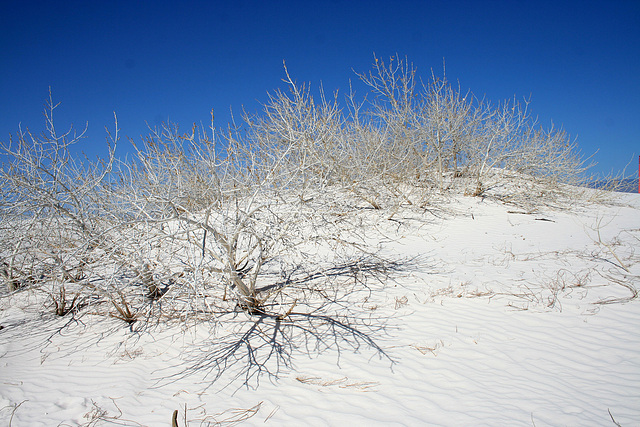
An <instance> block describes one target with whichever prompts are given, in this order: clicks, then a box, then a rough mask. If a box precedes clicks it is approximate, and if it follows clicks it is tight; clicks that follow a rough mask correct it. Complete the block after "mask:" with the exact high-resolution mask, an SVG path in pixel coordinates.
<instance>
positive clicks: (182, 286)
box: [0, 57, 585, 324]
mask: <svg viewBox="0 0 640 427" xmlns="http://www.w3.org/2000/svg"><path fill="white" fill-rule="evenodd" d="M285 74H286V80H285V81H286V83H287V84H288V88H289V91H288V92H285V91H276V92H275V93H273V94H271V95H270V98H269V101H268V102H267V103H266V104H265V105H264V109H263V111H262V112H260V113H258V114H256V115H245V117H244V128H243V129H242V131H240V130H238V129H236V128H230V129H228V130H227V131H226V132H223V133H220V134H221V135H222V137H216V135H217V134H216V132H211V134H209V133H208V131H207V130H206V129H199V128H198V127H196V126H194V127H193V128H192V129H190V130H189V131H188V132H186V133H181V132H180V131H179V128H178V126H177V125H174V124H165V125H163V126H162V127H161V128H159V129H152V130H151V133H150V135H149V136H148V137H147V138H145V139H144V140H143V141H142V142H141V143H135V142H134V143H133V148H134V153H135V156H134V158H132V159H126V160H123V159H118V158H117V157H116V155H115V147H116V145H117V143H118V142H119V130H118V122H117V118H116V119H115V128H114V131H113V132H109V133H108V138H107V146H108V155H107V157H106V158H103V159H100V160H97V161H93V162H92V161H89V160H87V159H86V158H77V157H74V155H73V154H72V151H73V150H72V146H74V145H75V144H77V143H78V142H79V141H80V140H81V139H82V137H83V135H84V131H82V132H80V133H76V132H74V130H73V129H70V130H69V131H68V132H66V133H64V134H62V135H61V134H59V133H58V132H57V130H56V128H55V126H54V120H53V112H54V110H55V109H56V108H57V107H58V105H57V104H54V102H53V100H52V98H51V95H50V97H49V103H48V106H47V110H46V112H45V113H46V114H45V117H46V133H45V134H43V135H41V136H36V135H32V134H31V133H30V132H29V131H28V130H24V131H23V130H22V129H20V130H19V132H18V134H17V135H16V136H15V138H11V139H10V140H9V141H8V142H0V153H1V154H2V158H3V165H2V169H1V170H0V186H1V187H2V199H1V200H0V228H1V230H2V233H1V237H0V263H1V268H0V273H1V277H2V280H3V282H4V291H3V292H5V293H7V292H9V293H10V292H15V291H19V290H22V289H32V290H41V291H42V290H44V291H45V292H46V293H47V294H48V295H49V296H50V300H49V301H53V303H54V304H53V306H54V308H53V310H54V312H55V314H57V315H59V316H65V315H67V314H69V313H75V312H76V311H78V310H80V309H81V308H85V307H89V306H91V307H93V310H94V311H93V312H96V313H103V314H105V315H108V316H111V317H114V318H117V319H121V320H123V321H125V322H127V323H129V324H131V323H133V322H136V321H139V320H141V319H145V318H148V317H149V316H157V317H168V318H179V319H182V320H185V319H189V318H192V317H198V316H202V315H203V314H204V315H206V314H207V313H208V314H209V315H213V314H214V313H217V312H220V311H225V310H226V311H229V310H232V311H234V310H235V311H244V312H246V313H248V314H250V315H252V316H272V317H273V318H275V319H282V318H283V317H286V316H289V315H291V314H292V310H293V307H295V306H296V305H297V304H299V300H300V298H307V297H308V296H309V295H310V294H309V291H310V290H309V289H306V290H305V289H299V288H298V289H297V291H296V292H292V291H291V289H290V287H288V285H287V283H292V281H291V280H290V279H289V282H287V280H284V279H283V278H286V277H290V275H291V271H296V268H297V266H292V265H290V264H288V262H289V261H286V260H291V259H299V260H301V261H300V262H301V263H302V262H309V260H311V259H313V256H316V255H313V254H314V250H313V247H317V246H319V245H325V246H327V247H331V251H329V252H330V253H332V254H333V255H334V256H337V255H336V254H341V253H348V252H349V251H352V252H353V251H356V249H354V248H357V245H354V244H351V243H352V242H349V241H348V240H345V239H338V238H336V235H337V233H336V232H335V230H334V228H332V227H335V224H336V223H337V220H336V219H335V218H336V217H337V216H344V215H345V214H348V213H349V210H350V209H353V207H369V208H373V209H375V210H380V211H382V210H388V211H389V213H390V215H391V216H392V215H393V213H394V212H395V211H397V210H398V209H399V208H400V207H403V206H407V207H410V208H418V209H424V208H426V207H428V206H429V205H430V204H432V203H436V200H437V199H438V198H439V197H442V196H446V195H447V194H456V193H459V194H466V195H469V196H476V197H494V198H498V199H501V200H503V201H505V202H509V203H518V204H521V205H526V206H528V207H531V206H536V205H540V204H553V203H559V202H561V201H563V200H570V199H571V198H572V197H573V196H574V195H575V192H574V190H572V187H570V186H568V184H572V183H576V182H578V180H579V178H580V176H581V173H582V172H583V171H584V170H585V166H584V162H583V161H582V160H581V157H580V155H579V153H578V152H577V150H576V145H575V143H574V142H573V141H571V140H570V139H569V136H568V135H567V134H566V133H565V132H564V131H562V130H558V129H554V128H550V129H543V128H541V127H540V126H539V125H538V124H537V123H536V121H535V120H533V119H532V118H531V116H530V114H529V110H528V102H527V101H525V102H522V103H520V102H517V101H515V100H512V101H504V102H501V103H498V104H492V103H490V102H488V101H485V100H482V99H478V98H476V97H475V96H474V95H473V94H472V93H471V92H468V91H467V92H466V91H461V90H460V87H455V86H452V85H451V84H450V82H449V81H448V80H447V79H446V77H436V76H435V75H434V74H433V73H432V74H431V75H430V76H428V78H427V80H426V81H423V80H420V79H419V78H418V76H417V73H416V69H415V68H414V67H413V65H411V64H410V63H408V62H407V61H406V60H404V59H401V58H399V57H394V58H391V59H390V60H389V61H388V62H384V61H382V60H379V59H378V58H375V62H374V65H373V68H372V70H371V71H370V72H368V73H363V74H359V75H358V76H359V78H360V79H361V81H362V82H363V83H364V84H365V85H366V86H368V87H369V88H370V89H371V92H372V94H371V95H372V96H371V98H370V99H369V100H367V99H364V100H359V99H357V97H356V95H355V94H354V93H353V92H352V93H349V94H348V96H347V97H346V104H345V105H346V107H345V108H341V105H343V104H342V101H341V100H339V99H338V98H337V96H334V97H333V98H332V99H330V98H327V97H326V96H325V94H324V93H322V92H321V93H320V97H319V100H316V99H314V98H313V96H312V95H311V91H310V89H309V87H308V86H307V85H298V84H296V83H295V82H294V80H293V79H292V78H291V77H290V76H289V73H288V71H287V70H286V67H285ZM211 129H212V130H213V118H212V124H211ZM85 130H86V129H85ZM339 200H342V203H341V204H340V203H339V202H338V201H339ZM338 205H339V206H338ZM336 206H338V207H336ZM336 209H337V210H338V211H340V212H337V211H336ZM340 224H341V225H340V226H342V227H343V226H345V224H349V227H350V230H349V232H350V233H351V235H352V236H356V237H355V238H356V239H357V238H358V236H360V237H361V236H362V235H363V234H364V228H363V226H362V225H358V224H357V223H355V222H354V223H349V222H348V221H343V222H341V223H340ZM285 255H287V256H286V257H285ZM336 262H337V261H336ZM45 285H46V286H45ZM52 286H53V288H52ZM70 286H71V287H72V288H73V289H74V291H73V298H72V299H70V298H69V296H68V295H67V290H68V289H70ZM316 291H317V289H314V290H313V292H312V293H313V294H314V295H316V296H318V295H326V293H325V294H323V292H321V291H317V292H316ZM327 298H330V297H327ZM79 301H83V303H82V304H79ZM161 304H162V309H161V310H159V309H157V307H159V306H160V305H161ZM114 310H115V311H114Z"/></svg>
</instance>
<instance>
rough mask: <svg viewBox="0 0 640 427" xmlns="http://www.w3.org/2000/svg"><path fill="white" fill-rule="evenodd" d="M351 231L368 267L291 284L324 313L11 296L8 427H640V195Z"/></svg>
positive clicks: (488, 203) (460, 199) (403, 220)
mask: <svg viewBox="0 0 640 427" xmlns="http://www.w3.org/2000/svg"><path fill="white" fill-rule="evenodd" d="M348 215H349V216H350V219H349V221H351V222H352V223H355V222H358V224H360V225H361V226H362V227H364V228H362V230H365V231H364V233H363V234H362V239H361V240H360V242H359V251H358V253H359V254H360V255H358V256H357V257H356V258H353V257H351V258H350V257H349V254H342V255H340V257H338V256H336V259H335V260H334V261H335V262H334V263H331V257H330V256H327V253H326V252H327V251H329V250H330V247H329V246H326V245H324V246H323V245H319V246H318V247H317V249H316V250H317V251H318V255H319V256H318V259H321V260H322V262H321V263H320V265H316V266H315V267H314V268H315V270H313V269H311V268H310V269H309V271H306V272H303V273H304V274H301V275H297V276H296V275H295V274H293V273H292V276H291V281H290V285H291V289H292V291H291V292H292V293H295V292H302V291H300V289H297V288H296V283H299V282H302V281H304V282H305V286H306V287H307V288H314V287H316V286H317V287H319V286H320V285H321V284H322V285H323V286H324V285H326V284H327V283H328V284H329V285H330V286H328V287H324V288H322V289H323V290H322V292H324V295H323V299H322V301H320V300H316V299H315V298H316V296H314V294H311V295H309V296H308V299H306V300H305V299H302V298H301V297H296V296H295V295H294V296H293V297H292V299H293V300H294V301H295V303H294V304H292V305H291V306H290V307H289V309H288V310H287V307H284V308H281V310H282V311H281V312H279V315H280V317H279V318H276V317H275V316H261V315H255V314H254V315H250V314H249V313H247V312H246V311H242V310H236V311H235V312H226V313H222V314H220V315H219V317H218V318H213V319H211V320H209V321H202V319H199V318H197V316H198V315H197V312H194V313H192V314H191V315H192V316H193V319H187V320H186V321H180V322H178V321H171V320H168V321H166V322H165V321H158V319H157V318H151V319H148V320H145V319H140V320H138V321H136V322H135V323H133V324H132V325H130V326H129V325H127V324H125V323H124V322H123V321H122V320H120V319H116V318H109V317H107V316H105V314H104V313H102V312H101V313H98V312H92V310H91V309H89V310H88V311H87V312H81V313H80V314H76V315H73V316H72V315H67V316H64V317H58V316H55V315H54V314H53V313H52V312H50V311H49V312H43V310H42V306H43V303H42V300H43V299H45V295H44V294H43V293H40V292H36V291H24V292H15V293H12V294H9V295H5V296H3V297H2V298H1V299H0V305H1V306H0V326H2V329H1V330H0V424H2V425H12V426H47V427H49V426H57V425H60V426H76V425H83V426H89V425H90V426H111V425H125V426H165V425H166V426H169V425H171V417H172V414H173V412H174V410H178V417H177V418H178V425H179V426H184V425H189V426H200V425H233V424H235V423H239V424H242V425H272V426H282V425H288V426H294V425H295V426H302V425H305V426H324V425H335V426H338V425H354V426H355V425H367V426H371V425H381V426H382V425H384V426H389V425H450V426H460V425H474V426H481V425H488V426H505V425H509V426H538V427H540V426H551V425H553V426H558V425H572V426H603V425H615V424H614V422H615V423H619V425H622V426H632V425H638V424H639V423H640V388H639V387H638V386H639V385H640V329H638V325H640V303H639V302H638V299H637V298H635V296H636V294H635V292H637V289H638V287H639V286H640V280H639V278H640V253H639V252H638V247H640V198H639V197H638V195H630V194H627V195H620V196H619V197H617V198H616V199H615V201H614V202H611V203H607V204H597V203H596V204H593V205H589V206H587V207H575V208H572V209H551V208H541V209H539V210H537V211H533V212H527V211H524V210H522V209H519V208H516V207H513V206H510V205H506V204H503V203H499V202H496V201H493V200H489V199H483V198H479V197H465V196H456V197H452V198H450V199H448V200H447V201H446V202H443V205H442V206H440V207H439V208H438V209H427V210H424V211H422V212H420V211H418V210H417V209H403V208H401V209H399V210H398V211H397V212H395V214H394V215H393V217H392V218H391V219H388V218H389V212H384V211H381V210H376V209H361V210H359V211H358V210H355V211H353V212H351V213H348ZM338 237H344V236H338ZM345 238H346V237H345ZM323 251H324V252H323ZM305 253H309V252H308V251H307V252H305ZM362 254H370V255H367V256H364V255H362ZM338 258H339V259H338ZM279 262H282V263H285V264H286V263H288V262H290V265H294V264H296V262H294V261H293V260H287V259H281V260H280V261H279ZM287 265H289V264H287ZM266 271H267V273H268V270H266ZM272 279H273V278H270V277H269V275H268V274H266V276H265V278H264V279H261V280H264V283H262V285H265V286H266V285H269V281H270V280H272ZM278 280H280V279H278ZM296 281H298V282H296ZM272 283H273V282H272ZM296 289H297V290H296ZM329 294H330V295H329ZM296 295H297V294H296ZM300 295H302V294H300ZM328 301H331V302H328ZM185 420H186V421H187V424H185Z"/></svg>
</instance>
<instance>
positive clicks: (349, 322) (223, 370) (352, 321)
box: [156, 256, 424, 389]
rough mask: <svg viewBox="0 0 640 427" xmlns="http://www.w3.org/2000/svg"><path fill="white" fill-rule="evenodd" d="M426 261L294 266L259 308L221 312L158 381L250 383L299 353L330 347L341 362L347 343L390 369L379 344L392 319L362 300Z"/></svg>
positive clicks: (287, 365) (275, 373)
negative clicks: (192, 378) (311, 268)
mask: <svg viewBox="0 0 640 427" xmlns="http://www.w3.org/2000/svg"><path fill="white" fill-rule="evenodd" d="M423 265H424V260H423V259H421V258H419V257H414V258H411V259H402V260H385V259H383V258H380V257H373V256H366V257H360V258H357V259H351V260H347V261H346V262H343V263H341V264H339V265H334V266H329V267H325V268H321V269H317V270H315V271H303V269H302V267H300V266H297V267H296V268H294V269H293V271H292V272H290V274H287V275H285V277H284V279H283V280H281V281H279V282H277V283H275V284H273V285H270V286H267V287H264V288H262V289H261V291H262V292H267V293H269V295H270V297H269V300H268V301H267V302H266V303H265V304H264V305H263V310H262V311H261V312H260V313H254V314H249V313H247V312H244V311H241V310H239V309H238V308H237V307H236V308H235V309H230V310H228V311H226V312H223V313H221V314H220V317H218V318H217V319H216V322H217V323H218V325H223V327H218V328H215V327H212V329H211V330H210V331H209V335H208V337H207V339H206V341H205V342H200V343H199V345H197V346H196V347H195V348H191V349H189V350H188V352H187V354H185V355H184V360H185V362H184V364H183V365H182V366H181V367H179V368H178V367H177V366H174V367H172V368H178V372H175V371H174V373H171V374H169V375H166V376H163V377H161V378H156V381H157V383H156V386H157V387H162V386H163V385H166V384H169V383H173V382H177V381H179V380H181V379H183V378H186V377H188V376H191V375H197V376H202V377H203V381H206V382H207V383H208V385H207V387H206V389H208V388H210V387H211V386H213V385H214V384H217V383H218V381H220V380H223V382H224V383H226V385H223V386H222V388H223V389H224V388H226V387H228V386H230V385H232V384H236V385H238V389H240V388H243V387H246V388H255V387H258V385H259V383H260V380H261V379H262V378H263V377H266V378H268V379H269V380H271V381H273V380H277V379H278V378H279V377H280V376H281V374H282V372H283V370H285V369H287V370H288V369H291V368H292V367H293V363H294V360H295V357H296V356H304V355H306V356H308V357H313V356H314V355H319V354H320V353H322V352H324V351H327V350H329V351H332V352H333V353H334V354H335V355H336V358H337V361H336V363H337V365H338V366H339V364H340V359H341V356H342V354H343V353H344V352H347V351H349V352H352V353H369V354H370V357H369V358H370V359H371V358H375V357H377V358H378V359H379V360H382V361H386V363H388V364H389V367H390V369H392V368H393V365H394V364H395V362H396V361H395V360H394V358H393V357H392V355H391V354H389V353H388V352H387V351H386V350H385V348H384V347H383V346H382V345H381V344H380V341H381V340H383V339H384V338H385V337H388V336H389V331H390V329H393V325H391V324H390V320H391V319H390V317H389V316H388V315H384V314H381V313H378V312H375V311H373V310H370V309H367V308H365V307H364V304H365V303H366V302H367V301H368V300H369V298H370V297H371V295H372V293H374V292H379V291H382V290H384V288H385V286H387V284H388V283H389V282H390V281H393V280H394V276H397V275H398V274H399V273H406V272H407V271H410V270H412V269H417V268H422V269H424V267H423ZM423 271H424V270H423ZM221 329H224V332H221ZM163 371H164V370H163ZM157 373H159V372H157Z"/></svg>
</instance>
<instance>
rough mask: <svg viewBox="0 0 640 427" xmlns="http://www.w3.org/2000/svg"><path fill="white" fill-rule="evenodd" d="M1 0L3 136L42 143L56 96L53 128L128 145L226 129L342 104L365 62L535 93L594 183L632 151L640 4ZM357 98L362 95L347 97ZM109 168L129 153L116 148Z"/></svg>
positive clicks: (100, 142) (100, 144) (638, 103)
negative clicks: (294, 100) (292, 98)
mask: <svg viewBox="0 0 640 427" xmlns="http://www.w3.org/2000/svg"><path fill="white" fill-rule="evenodd" d="M11 3H12V4H10V2H8V1H4V2H2V4H1V6H0V26H1V28H2V31H1V32H0V46H1V48H2V55H1V56H0V58H1V59H0V61H1V64H0V65H1V67H0V139H2V140H7V139H8V138H9V134H15V133H16V131H17V129H18V124H19V123H22V125H23V127H24V126H28V127H29V128H30V129H31V130H32V131H35V132H40V131H42V130H43V128H44V121H43V118H42V107H43V105H44V101H45V100H46V98H47V96H48V88H49V86H51V87H52V91H53V96H54V99H55V100H57V101H59V102H61V105H60V108H59V109H58V110H57V115H56V120H57V126H58V128H59V129H63V128H64V127H67V126H68V125H69V124H71V123H73V124H74V126H75V127H83V126H84V123H85V122H86V121H88V122H89V131H88V138H87V139H86V140H85V141H84V142H83V147H82V148H83V150H84V151H85V152H87V153H88V154H89V155H93V154H100V153H102V152H103V151H104V146H105V145H104V137H105V135H106V133H105V131H104V127H105V126H109V127H110V128H113V112H114V111H115V112H116V113H117V115H118V119H119V125H120V130H121V134H122V135H123V136H128V137H131V138H133V139H134V140H135V141H139V140H140V139H141V136H142V135H146V134H148V130H147V127H146V124H145V122H148V123H149V124H150V125H152V126H153V125H156V124H159V123H160V122H162V121H166V120H167V119H169V120H171V121H174V122H177V123H179V124H180V126H181V128H182V129H183V130H187V129H189V128H190V127H191V124H192V123H194V122H200V121H203V122H205V124H206V123H208V121H209V112H210V111H211V109H212V108H213V109H214V110H215V114H216V126H226V123H227V122H228V120H229V117H230V115H229V110H230V108H233V111H234V113H235V114H237V115H239V114H240V112H241V109H242V108H243V107H244V108H245V109H246V110H247V111H249V112H257V111H259V109H260V103H261V102H265V101H266V100H267V92H268V91H273V90H274V89H277V88H279V87H283V83H282V78H283V76H284V73H283V69H282V61H283V60H285V61H286V63H287V67H288V69H289V72H290V74H291V75H292V77H293V78H294V79H295V80H296V81H297V82H299V83H302V82H309V83H311V84H312V87H314V88H317V87H318V85H319V84H320V83H322V84H323V86H324V88H325V90H326V91H328V92H331V91H334V90H340V91H342V92H343V93H345V92H346V90H347V89H348V85H349V80H350V79H351V80H356V76H355V74H354V72H353V71H354V70H355V71H358V72H365V71H368V70H369V69H370V67H371V64H372V62H373V53H374V52H375V54H376V55H377V56H378V57H380V58H383V59H384V58H388V57H389V56H391V55H395V54H396V53H397V54H399V55H401V56H407V57H408V59H409V60H410V61H411V62H413V63H414V65H415V66H416V67H417V68H418V72H419V73H420V74H421V75H423V76H427V75H429V74H430V72H431V69H434V71H435V72H436V74H442V63H443V59H444V60H445V61H446V73H447V77H448V78H449V80H451V81H454V82H456V81H458V82H459V83H460V85H461V87H462V88H463V89H470V90H471V91H472V92H473V93H474V94H475V95H477V96H479V97H486V99H489V100H491V101H494V102H497V101H500V100H503V99H505V98H512V97H513V96H514V95H515V96H516V97H518V98H520V99H522V97H529V96H531V109H532V111H533V113H534V115H537V116H538V117H539V120H540V123H541V124H542V125H543V126H545V127H546V126H548V125H550V123H551V121H552V120H553V122H554V123H555V125H556V126H563V127H564V129H565V130H566V131H567V132H569V133H570V134H571V135H572V136H574V137H577V142H578V145H579V147H580V149H581V151H582V152H583V153H584V154H587V155H590V154H593V153H595V152H596V151H598V153H597V154H596V155H595V157H594V159H595V160H596V161H597V162H598V163H599V164H598V166H597V167H596V168H595V169H594V172H599V173H609V172H611V171H614V172H617V171H619V170H621V169H622V168H624V167H625V166H626V165H627V164H628V163H629V162H632V163H631V166H630V167H629V168H628V172H629V173H633V172H634V171H635V170H636V168H637V161H638V160H637V159H638V157H637V156H638V155H639V154H640V1H638V0H635V1H622V0H608V1H588V0H587V1H584V0H582V1H560V0H554V1H519V0H513V1H491V0H486V1H483V0H477V1H470V0H467V1H409V0H395V1H381V0H367V1H359V0H353V1H341V0H325V1H314V0H301V1H278V0H271V1H242V0H236V1H215V0H214V1H208V2H189V1H183V2H166V1H134V0H129V1H126V2H120V1H104V2H101V1H65V0H59V1H47V2H43V1H29V0H23V1H20V2H11ZM359 89H360V90H359V92H360V93H364V90H365V89H364V88H363V87H362V88H359ZM118 150H119V153H120V155H124V154H126V152H127V151H128V150H129V147H128V142H126V139H124V138H123V141H122V143H121V144H120V147H119V149H118Z"/></svg>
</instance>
